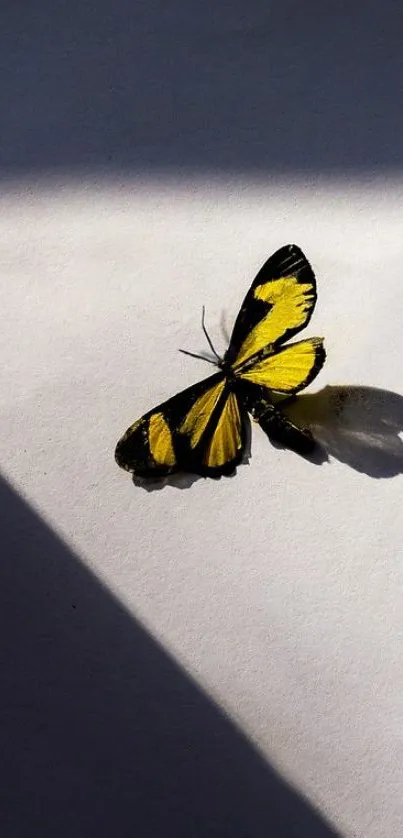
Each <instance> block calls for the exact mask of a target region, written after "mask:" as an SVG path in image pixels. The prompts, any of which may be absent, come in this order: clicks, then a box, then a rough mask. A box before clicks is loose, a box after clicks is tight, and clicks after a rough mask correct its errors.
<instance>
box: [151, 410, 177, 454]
mask: <svg viewBox="0 0 403 838" xmlns="http://www.w3.org/2000/svg"><path fill="white" fill-rule="evenodd" d="M148 444H149V446H150V453H151V455H152V457H153V459H154V460H155V462H156V463H158V464H159V465H164V466H173V465H175V462H176V457H175V452H174V449H173V444H172V434H171V431H170V430H169V426H168V424H167V422H166V421H165V419H164V417H163V415H162V413H152V414H151V416H150V419H149V426H148Z"/></svg>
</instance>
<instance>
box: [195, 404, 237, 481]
mask: <svg viewBox="0 0 403 838" xmlns="http://www.w3.org/2000/svg"><path fill="white" fill-rule="evenodd" d="M241 448H242V434H241V417H240V414H239V407H238V401H237V398H236V396H235V395H234V393H230V394H229V396H228V398H227V400H226V402H225V405H224V407H223V410H222V412H221V415H220V418H219V420H218V422H217V426H216V428H215V430H214V434H213V436H212V438H211V440H210V443H209V445H208V447H207V448H206V451H205V454H204V457H203V462H204V465H205V466H207V468H219V467H220V466H223V465H225V463H229V462H231V460H233V459H234V458H235V457H236V456H237V454H238V452H239V451H240V450H241Z"/></svg>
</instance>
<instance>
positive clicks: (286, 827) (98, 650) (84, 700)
mask: <svg viewBox="0 0 403 838" xmlns="http://www.w3.org/2000/svg"><path fill="white" fill-rule="evenodd" d="M0 501H1V507H0V508H1V533H2V561H1V565H0V567H1V584H0V591H1V608H0V619H1V633H0V636H1V638H2V652H1V674H2V688H1V718H2V725H1V734H0V739H1V742H0V745H1V755H2V764H3V771H4V779H3V788H2V818H1V819H2V836H4V838H54V836H55V835H57V836H58V838H72V836H80V838H87V836H88V838H92V837H93V836H97V838H110V836H111V835H119V836H120V838H126V837H127V838H129V837H130V838H133V836H136V838H167V836H175V838H190V836H191V838H210V836H211V838H271V836H273V838H306V837H307V836H309V837H310V838H332V837H333V838H335V836H336V832H335V831H334V830H333V829H332V828H331V827H330V826H329V825H328V824H326V823H325V821H324V819H323V818H322V817H321V816H320V815H319V814H318V813H317V812H316V811H314V810H313V808H312V807H311V806H310V804H309V803H308V802H307V801H305V800H303V799H302V798H301V797H300V796H299V795H298V794H297V793H296V791H294V790H293V789H291V788H290V787H289V786H288V785H287V783H285V782H284V780H282V779H281V778H280V777H279V776H278V774H277V773H276V772H275V771H274V770H273V769H272V768H271V767H270V766H269V765H268V764H267V762H265V760H264V759H263V758H262V757H261V756H260V755H259V753H258V752H257V751H256V750H255V749H254V748H253V746H252V745H251V744H250V742H248V741H247V739H246V738H245V737H244V736H243V734H242V733H241V732H240V731H239V730H238V729H237V728H236V727H235V726H234V724H233V723H232V722H231V721H229V719H228V718H227V717H225V716H224V714H223V713H222V712H221V711H220V710H219V708H218V707H217V706H216V705H215V704H214V703H213V702H212V701H211V700H210V699H209V698H207V696H206V695H205V694H204V693H203V692H202V691H201V690H200V688H199V687H197V686H196V685H195V683H193V682H192V680H191V679H190V678H189V676H188V675H186V674H185V672H184V671H183V670H182V669H180V667H179V666H178V665H177V664H176V663H175V662H174V661H173V660H172V659H171V658H170V657H169V655H168V654H167V653H166V652H165V651H164V650H163V649H162V648H161V646H159V645H158V644H157V643H156V642H155V641H154V640H153V639H152V638H151V637H150V636H149V635H148V634H147V633H146V631H145V630H144V629H143V628H142V627H141V626H140V625H139V623H138V622H137V621H136V620H135V619H133V618H132V617H131V616H130V615H129V614H128V613H127V612H126V611H125V610H124V609H123V608H122V606H121V605H120V604H119V603H118V602H117V601H116V600H115V599H114V598H113V597H112V596H111V594H110V593H109V592H108V591H107V590H106V589H105V588H104V587H103V586H102V585H101V584H100V582H99V581H98V580H97V579H96V578H95V577H94V576H93V575H92V573H91V572H90V571H89V570H87V569H86V568H85V567H84V566H83V565H82V563H81V562H80V561H79V560H78V559H77V558H76V557H75V556H74V555H73V554H72V553H71V551H70V550H69V549H68V548H67V547H66V545H65V544H63V543H62V541H61V540H60V539H59V538H57V537H56V536H55V535H54V534H53V533H52V532H51V530H50V529H48V527H47V526H45V524H44V523H43V521H41V520H40V519H39V518H38V516H37V515H36V514H35V513H34V512H33V511H32V510H31V509H30V508H29V507H28V506H27V504H26V503H25V502H23V501H22V500H21V498H20V497H19V496H18V495H17V494H16V493H15V492H14V491H13V490H12V489H11V488H10V486H9V485H8V484H7V483H6V482H5V481H4V480H2V479H0Z"/></svg>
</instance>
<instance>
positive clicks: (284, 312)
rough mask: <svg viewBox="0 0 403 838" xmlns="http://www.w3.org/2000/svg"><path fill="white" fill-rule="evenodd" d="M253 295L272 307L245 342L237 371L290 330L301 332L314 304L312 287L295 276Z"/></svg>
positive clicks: (276, 281) (239, 354)
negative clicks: (249, 359)
mask: <svg viewBox="0 0 403 838" xmlns="http://www.w3.org/2000/svg"><path fill="white" fill-rule="evenodd" d="M253 295H254V297H255V298H256V299H257V300H263V301H264V302H265V303H269V304H270V306H271V308H270V310H269V311H268V312H267V314H266V316H265V317H263V319H262V320H261V321H260V322H259V323H257V325H256V326H255V327H254V328H253V329H252V330H251V331H250V332H249V334H248V336H247V337H246V338H245V340H244V342H243V344H242V346H241V348H240V350H239V353H238V356H237V358H236V360H235V363H234V365H233V366H234V369H236V368H237V367H238V366H240V365H241V364H243V363H244V361H246V360H247V359H248V358H250V357H252V356H253V355H255V354H256V353H257V352H260V350H261V349H264V347H266V346H270V345H272V344H274V343H276V341H278V340H280V338H281V337H283V335H285V333H286V332H287V331H288V330H290V329H299V328H302V326H304V324H305V323H306V321H307V319H308V317H309V314H310V312H311V311H312V308H313V306H314V304H315V291H314V288H313V286H312V284H311V283H309V282H308V283H301V282H298V279H297V277H295V276H284V277H281V278H280V279H275V280H273V281H271V282H266V283H265V284H264V285H258V286H257V287H256V288H255V290H254V292H253Z"/></svg>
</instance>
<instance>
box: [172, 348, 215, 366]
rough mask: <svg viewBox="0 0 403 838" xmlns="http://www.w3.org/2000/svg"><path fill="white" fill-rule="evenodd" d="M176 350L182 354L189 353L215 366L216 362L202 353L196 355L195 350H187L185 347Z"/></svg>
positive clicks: (192, 356)
mask: <svg viewBox="0 0 403 838" xmlns="http://www.w3.org/2000/svg"><path fill="white" fill-rule="evenodd" d="M178 352H182V354H183V355H190V357H191V358H200V359H201V360H202V361H207V363H208V364H213V365H214V366H215V367H216V366H217V364H216V362H215V361H212V360H211V358H206V357H205V356H204V355H196V352H188V350H187V349H179V350H178Z"/></svg>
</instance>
